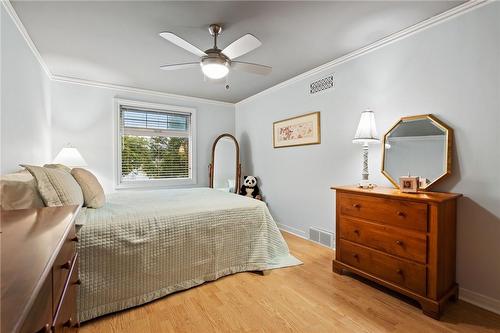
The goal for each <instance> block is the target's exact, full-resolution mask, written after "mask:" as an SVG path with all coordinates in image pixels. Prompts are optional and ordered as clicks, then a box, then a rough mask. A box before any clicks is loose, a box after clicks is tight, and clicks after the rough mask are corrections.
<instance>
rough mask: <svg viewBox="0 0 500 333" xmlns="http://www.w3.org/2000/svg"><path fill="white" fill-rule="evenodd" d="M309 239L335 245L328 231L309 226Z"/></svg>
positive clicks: (330, 245) (325, 244) (326, 244)
mask: <svg viewBox="0 0 500 333" xmlns="http://www.w3.org/2000/svg"><path fill="white" fill-rule="evenodd" d="M309 239H310V240H312V241H313V242H315V243H319V244H322V245H324V246H328V247H335V239H334V238H333V234H332V233H331V232H329V231H325V230H321V229H318V228H314V227H311V228H309Z"/></svg>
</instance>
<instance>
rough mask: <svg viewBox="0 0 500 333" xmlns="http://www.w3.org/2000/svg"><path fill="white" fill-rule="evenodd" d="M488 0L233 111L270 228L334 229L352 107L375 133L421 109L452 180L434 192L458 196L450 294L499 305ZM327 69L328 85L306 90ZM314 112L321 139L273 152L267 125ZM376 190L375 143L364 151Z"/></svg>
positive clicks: (351, 155)
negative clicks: (441, 128)
mask: <svg viewBox="0 0 500 333" xmlns="http://www.w3.org/2000/svg"><path fill="white" fill-rule="evenodd" d="M499 59H500V3H493V4H489V5H486V6H483V7H481V8H479V9H476V10H473V11H470V12H468V13H466V14H464V15H461V16H458V17H455V18H453V19H451V20H449V21H446V22H444V23H442V24H439V25H435V26H433V27H430V28H429V29H426V30H424V31H421V32H419V33H417V34H414V35H411V36H409V37H407V38H405V39H403V40H400V41H397V42H395V43H392V44H389V45H386V46H384V47H382V48H379V49H377V50H375V51H372V52H370V53H367V54H365V55H363V56H361V57H358V58H354V59H353V60H351V61H349V62H345V63H342V64H340V65H338V66H336V67H335V68H333V69H331V70H325V71H324V72H322V73H320V74H318V75H316V76H314V77H309V78H307V79H305V80H302V81H299V82H296V83H293V84H291V85H288V86H285V87H284V88H282V89H279V90H274V91H272V92H270V93H267V94H266V93H263V94H261V95H260V96H257V97H255V98H253V99H250V100H248V101H246V102H242V103H238V104H237V106H236V133H237V137H238V138H239V140H240V144H241V149H242V163H243V171H242V172H243V174H252V175H256V176H258V177H259V179H260V185H261V189H262V193H263V194H264V196H265V198H266V201H267V202H268V204H269V207H270V210H271V211H272V214H273V216H274V217H275V219H276V220H277V222H278V223H280V224H282V225H284V226H285V228H288V229H289V230H291V231H294V232H296V233H299V234H301V235H307V231H308V228H309V227H310V226H317V227H320V228H323V229H327V230H330V231H333V230H334V202H333V198H334V194H333V192H332V191H330V189H329V187H330V186H331V185H345V184H354V183H355V182H357V181H358V179H359V178H360V176H361V175H360V174H361V147H360V146H357V145H354V144H352V143H351V139H352V138H353V136H354V133H355V131H356V126H357V124H358V121H359V116H360V112H361V111H363V110H364V109H365V108H367V107H368V108H372V109H373V110H375V112H376V121H377V125H378V129H379V132H381V133H382V134H383V133H384V132H385V131H386V130H387V129H388V128H389V127H390V126H391V125H392V124H393V123H394V122H395V121H396V120H397V119H398V118H399V117H402V116H409V115H417V114H424V113H432V114H434V115H436V116H437V117H438V118H440V119H441V120H442V121H444V122H445V123H447V124H448V125H450V126H451V127H452V128H454V130H455V139H456V143H455V148H454V161H453V163H454V165H453V175H452V176H451V177H450V178H448V179H447V180H446V181H444V182H442V183H441V184H440V185H439V186H437V187H436V188H435V189H436V190H442V191H454V192H461V193H463V194H464V198H463V199H461V200H460V203H459V209H458V235H457V236H458V240H457V241H458V245H457V274H458V282H459V283H460V284H461V287H463V288H465V289H468V290H471V291H474V292H477V293H480V294H482V295H487V296H489V297H492V298H494V299H496V301H494V302H497V303H495V304H497V305H498V304H500V303H498V302H500V301H499V300H500V283H499V281H500V264H499V261H498V258H497V256H498V253H500V241H499V240H498V239H499V237H500V205H499V203H500V173H499V168H498V165H499V164H500V149H499V148H498V146H499V144H500V134H499V133H500V131H499V125H500V61H499ZM331 73H334V75H335V84H336V86H335V88H334V89H332V90H329V91H327V92H323V93H318V94H316V95H309V87H308V86H309V83H310V82H312V81H315V80H317V79H319V78H321V77H324V76H326V75H327V74H331ZM313 111H321V127H322V128H321V133H322V138H321V142H322V143H321V144H320V145H312V146H302V147H291V148H281V149H273V147H272V123H273V121H276V120H280V119H284V118H287V117H291V116H295V115H299V114H304V113H308V112H313ZM370 154H371V155H370V159H371V160H370V172H371V174H372V175H371V177H372V179H373V180H374V181H375V182H376V183H378V184H379V185H386V186H389V185H390V183H389V182H388V181H387V180H386V179H385V178H384V177H383V176H382V174H381V173H380V171H379V169H380V162H381V146H380V145H378V146H371V147H370Z"/></svg>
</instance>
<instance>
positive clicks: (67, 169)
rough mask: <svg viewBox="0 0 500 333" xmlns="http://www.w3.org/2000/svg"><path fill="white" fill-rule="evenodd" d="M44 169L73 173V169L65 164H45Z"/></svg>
mask: <svg viewBox="0 0 500 333" xmlns="http://www.w3.org/2000/svg"><path fill="white" fill-rule="evenodd" d="M43 167H44V168H52V169H59V170H63V171H66V172H69V173H71V168H70V167H67V166H65V165H64V164H57V163H56V164H45V165H44V166H43Z"/></svg>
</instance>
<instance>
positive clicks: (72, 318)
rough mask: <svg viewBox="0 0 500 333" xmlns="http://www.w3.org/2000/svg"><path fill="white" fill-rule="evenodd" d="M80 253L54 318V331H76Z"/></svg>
mask: <svg viewBox="0 0 500 333" xmlns="http://www.w3.org/2000/svg"><path fill="white" fill-rule="evenodd" d="M78 281H79V280H78V255H76V256H75V258H74V260H73V264H72V267H71V275H70V276H69V278H68V279H67V281H66V282H65V284H64V288H63V293H62V296H61V299H60V301H58V306H57V309H56V314H55V316H54V320H53V326H52V332H53V333H60V332H76V331H77V328H76V324H77V321H76V293H77V288H78V284H79V283H78Z"/></svg>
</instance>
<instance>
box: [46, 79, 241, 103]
mask: <svg viewBox="0 0 500 333" xmlns="http://www.w3.org/2000/svg"><path fill="white" fill-rule="evenodd" d="M51 79H52V81H55V82H63V83H71V84H79V85H83V86H89V87H96V88H104V89H110V90H118V91H123V92H129V93H135V94H142V95H150V96H158V97H166V98H172V99H176V100H181V101H186V102H197V103H203V104H212V105H218V106H231V107H234V103H229V102H223V101H217V100H214V99H208V98H201V97H194V96H186V95H177V94H171V93H166V92H162V91H156V90H149V89H142V88H135V87H129V86H122V85H118V84H111V83H106V82H98V81H93V80H84V79H79V78H75V77H69V76H63V75H52V78H51Z"/></svg>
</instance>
